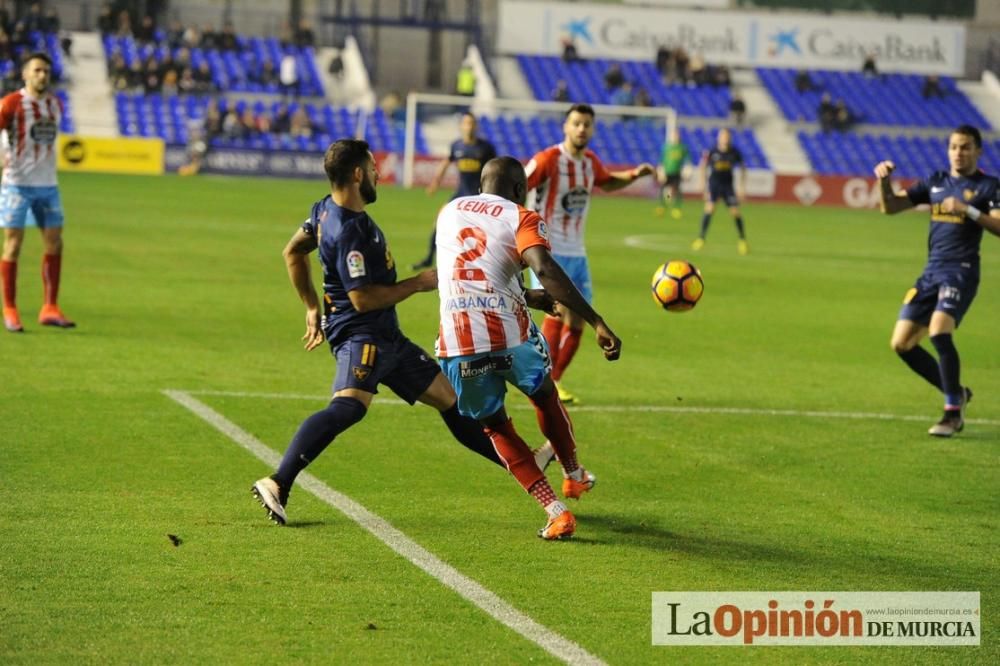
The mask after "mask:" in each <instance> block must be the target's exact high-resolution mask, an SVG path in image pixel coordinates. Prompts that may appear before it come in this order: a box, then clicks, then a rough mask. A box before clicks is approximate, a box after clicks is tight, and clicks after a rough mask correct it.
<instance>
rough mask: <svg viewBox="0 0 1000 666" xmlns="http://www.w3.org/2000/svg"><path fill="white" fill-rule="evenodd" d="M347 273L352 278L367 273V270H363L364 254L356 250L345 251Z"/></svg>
mask: <svg viewBox="0 0 1000 666" xmlns="http://www.w3.org/2000/svg"><path fill="white" fill-rule="evenodd" d="M347 274H348V275H350V276H351V277H352V278H358V277H361V276H363V275H367V271H366V270H365V255H363V254H361V253H360V252H358V251H357V250H351V251H350V252H348V253H347Z"/></svg>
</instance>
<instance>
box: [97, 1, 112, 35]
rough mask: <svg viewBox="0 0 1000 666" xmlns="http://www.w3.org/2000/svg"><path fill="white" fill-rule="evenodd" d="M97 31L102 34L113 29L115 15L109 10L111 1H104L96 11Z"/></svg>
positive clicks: (107, 33) (106, 33)
mask: <svg viewBox="0 0 1000 666" xmlns="http://www.w3.org/2000/svg"><path fill="white" fill-rule="evenodd" d="M97 31H98V32H100V33H101V34H102V35H110V34H111V33H112V32H114V31H115V17H114V14H113V13H112V11H111V3H110V2H105V3H104V4H103V5H101V9H100V11H99V12H98V13H97Z"/></svg>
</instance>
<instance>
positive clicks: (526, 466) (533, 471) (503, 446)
mask: <svg viewBox="0 0 1000 666" xmlns="http://www.w3.org/2000/svg"><path fill="white" fill-rule="evenodd" d="M485 430H486V434H487V435H489V436H490V440H491V441H492V442H493V448H495V449H496V450H497V455H498V456H500V459H501V460H503V462H504V464H505V465H506V466H507V469H508V470H510V473H511V474H513V475H514V478H515V479H517V482H518V483H520V484H521V487H522V488H524V489H525V490H529V489H530V488H531V486H533V485H535V483H536V482H537V481H538V480H539V479H543V478H545V476H544V475H543V474H542V471H541V470H540V469H538V465H536V464H535V457H534V456H533V455H531V449H529V448H528V445H527V444H525V443H524V440H523V439H521V436H520V435H518V434H517V431H516V430H514V423H513V422H512V421H511V420H510V419H507V421H506V422H505V423H503V424H502V425H499V426H496V427H495V428H490V427H486V428H485Z"/></svg>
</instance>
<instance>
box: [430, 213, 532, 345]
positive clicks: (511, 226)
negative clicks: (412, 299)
mask: <svg viewBox="0 0 1000 666" xmlns="http://www.w3.org/2000/svg"><path fill="white" fill-rule="evenodd" d="M436 240H437V252H438V294H439V296H440V297H441V326H440V329H439V330H438V339H437V344H436V346H435V352H436V353H437V355H438V357H440V358H448V357H453V356H466V355H468V354H479V353H482V352H494V351H503V350H504V349H510V348H511V347H516V346H517V345H519V344H522V343H524V342H527V340H528V334H529V330H530V325H531V320H530V317H529V315H528V306H527V305H526V304H525V302H524V286H523V284H522V282H521V271H522V270H523V269H524V263H523V262H522V260H521V254H522V253H523V252H524V251H525V250H527V249H528V248H530V247H534V246H536V245H544V246H545V248H546V249H548V247H549V243H548V240H547V239H546V225H545V223H544V222H543V221H542V218H540V217H539V216H538V213H535V212H534V211H530V210H528V209H527V208H524V207H523V206H519V205H517V204H516V203H514V202H512V201H508V200H507V199H504V198H503V197H498V196H496V195H494V194H479V195H476V196H472V197H460V198H458V199H455V200H453V201H451V202H450V203H448V204H447V205H446V206H445V207H444V208H442V209H441V212H440V213H439V214H438V219H437V239H436Z"/></svg>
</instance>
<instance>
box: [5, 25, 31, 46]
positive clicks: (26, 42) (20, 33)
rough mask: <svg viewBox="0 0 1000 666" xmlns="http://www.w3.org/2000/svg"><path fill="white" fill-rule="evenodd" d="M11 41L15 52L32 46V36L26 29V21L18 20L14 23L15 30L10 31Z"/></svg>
mask: <svg viewBox="0 0 1000 666" xmlns="http://www.w3.org/2000/svg"><path fill="white" fill-rule="evenodd" d="M10 43H11V46H13V47H14V51H15V52H16V51H19V50H22V49H28V48H30V47H31V36H30V35H29V34H28V31H27V30H25V29H24V23H22V22H20V21H18V22H17V23H16V24H15V25H14V32H12V33H10Z"/></svg>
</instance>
